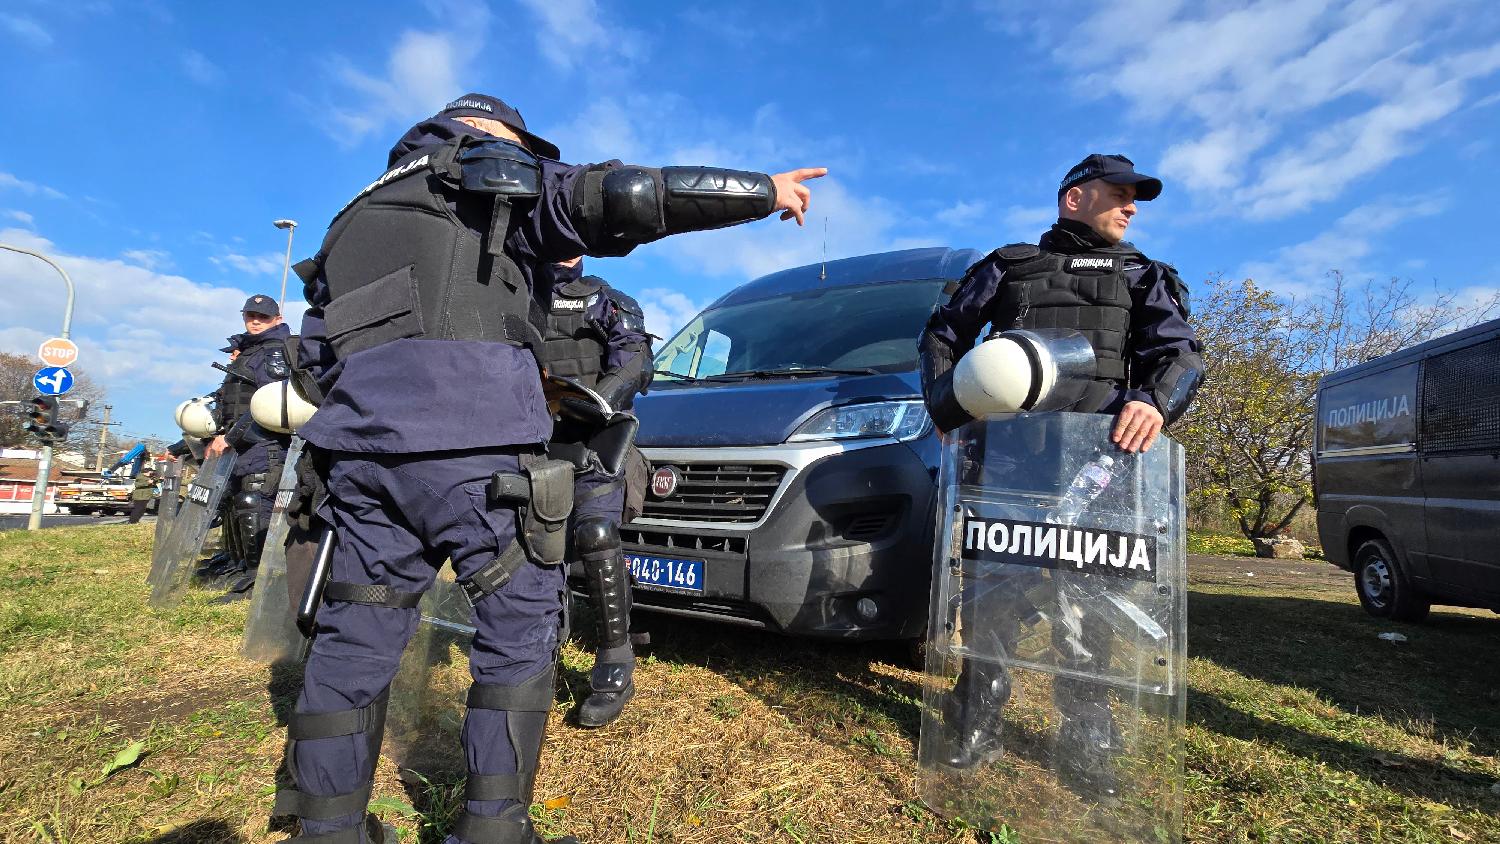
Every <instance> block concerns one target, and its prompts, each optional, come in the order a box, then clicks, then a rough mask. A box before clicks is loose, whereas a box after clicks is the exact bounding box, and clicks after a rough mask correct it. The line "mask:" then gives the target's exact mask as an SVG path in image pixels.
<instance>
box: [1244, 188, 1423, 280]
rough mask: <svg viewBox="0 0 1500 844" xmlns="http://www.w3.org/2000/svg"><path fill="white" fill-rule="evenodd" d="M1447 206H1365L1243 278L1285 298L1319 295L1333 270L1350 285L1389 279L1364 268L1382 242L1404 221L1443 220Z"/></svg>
mask: <svg viewBox="0 0 1500 844" xmlns="http://www.w3.org/2000/svg"><path fill="white" fill-rule="evenodd" d="M1448 205H1449V202H1448V199H1447V197H1445V196H1443V195H1441V194H1432V195H1428V196H1418V197H1400V198H1391V199H1387V200H1381V201H1376V202H1371V203H1367V204H1364V205H1361V206H1359V207H1358V208H1355V209H1354V210H1352V211H1350V212H1348V213H1347V214H1345V215H1343V216H1342V217H1340V218H1339V219H1338V220H1336V221H1335V222H1334V223H1333V225H1332V226H1331V227H1329V228H1328V230H1326V231H1324V232H1322V233H1321V234H1318V235H1317V236H1315V237H1313V238H1310V239H1308V240H1305V241H1303V242H1301V243H1297V244H1293V245H1291V246H1286V247H1282V248H1281V249H1278V250H1277V251H1276V254H1275V255H1274V256H1272V257H1271V258H1269V259H1267V260H1261V261H1251V262H1249V263H1246V264H1245V265H1244V266H1243V267H1241V268H1240V272H1239V274H1240V275H1241V276H1244V277H1246V278H1253V279H1255V281H1256V282H1257V283H1259V284H1261V285H1262V286H1264V287H1268V288H1270V289H1272V290H1275V291H1277V292H1278V293H1283V294H1286V295H1305V294H1307V293H1309V292H1314V291H1316V290H1317V289H1318V288H1319V287H1320V286H1321V285H1322V284H1323V282H1324V279H1325V278H1326V275H1327V273H1328V272H1329V271H1330V270H1339V271H1341V272H1343V273H1344V275H1345V276H1346V277H1348V278H1352V279H1358V278H1368V277H1374V276H1384V275H1391V274H1392V273H1391V272H1390V271H1388V270H1385V269H1380V270H1370V269H1368V268H1366V267H1365V266H1364V264H1365V261H1366V259H1367V258H1369V257H1370V256H1371V255H1374V254H1375V252H1376V243H1377V241H1378V240H1379V239H1380V236H1381V235H1383V234H1385V233H1386V232H1388V231H1390V230H1391V229H1393V228H1395V227H1397V226H1398V225H1400V224H1401V223H1402V222H1404V221H1406V220H1410V219H1418V218H1422V217H1432V216H1436V215H1438V214H1441V213H1442V212H1443V211H1445V210H1446V209H1447V208H1448Z"/></svg>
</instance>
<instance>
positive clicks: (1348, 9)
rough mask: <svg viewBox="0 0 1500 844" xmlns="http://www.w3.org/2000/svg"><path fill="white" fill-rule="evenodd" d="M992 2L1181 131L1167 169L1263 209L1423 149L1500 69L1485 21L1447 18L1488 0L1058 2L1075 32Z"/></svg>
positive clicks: (1142, 113)
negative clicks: (1463, 23) (1461, 23)
mask: <svg viewBox="0 0 1500 844" xmlns="http://www.w3.org/2000/svg"><path fill="white" fill-rule="evenodd" d="M980 9H981V11H982V12H984V13H986V14H988V15H989V16H990V17H991V20H992V21H994V22H995V23H996V25H997V26H999V27H1001V28H1003V29H1006V30H1007V31H1012V30H1015V29H1016V27H1018V26H1020V27H1027V26H1030V30H1029V31H1030V32H1031V33H1032V34H1034V35H1038V36H1039V37H1040V36H1046V37H1047V38H1049V42H1048V43H1050V44H1051V45H1052V50H1051V53H1052V56H1053V58H1054V59H1055V60H1056V61H1057V62H1058V63H1059V64H1060V65H1062V66H1063V67H1064V68H1066V69H1068V70H1070V71H1072V73H1073V75H1074V79H1073V81H1074V83H1075V84H1076V87H1077V89H1078V90H1079V92H1080V93H1083V94H1086V95H1088V96H1092V97H1099V98H1103V97H1118V98H1120V99H1122V100H1123V101H1124V108H1126V109H1127V110H1128V112H1129V113H1130V114H1131V116H1132V117H1133V118H1134V119H1136V120H1138V121H1143V122H1149V123H1152V124H1156V125H1162V126H1165V127H1168V128H1169V129H1170V130H1171V131H1174V132H1177V134H1178V136H1184V135H1185V137H1183V139H1182V140H1180V141H1179V142H1177V143H1176V144H1175V145H1173V146H1171V147H1169V148H1168V149H1167V150H1166V152H1165V154H1164V155H1163V157H1162V166H1161V169H1162V172H1163V175H1165V176H1166V177H1168V178H1169V179H1170V180H1171V181H1174V182H1181V183H1183V184H1184V185H1185V186H1186V187H1187V188H1188V189H1189V190H1191V191H1194V192H1195V195H1196V196H1197V197H1199V198H1200V199H1201V200H1203V203H1204V204H1205V205H1206V206H1207V207H1209V208H1211V209H1214V210H1218V211H1222V212H1227V213H1233V214H1238V215H1242V216H1246V217H1250V218H1255V219H1274V218H1280V217H1285V216H1287V215H1290V214H1294V213H1297V212H1300V211H1304V210H1307V209H1309V208H1311V207H1313V206H1315V205H1317V204H1319V203H1323V202H1328V201H1330V200H1333V199H1336V198H1337V197H1339V196H1342V195H1343V194H1344V192H1345V191H1346V190H1347V189H1348V188H1349V187H1350V186H1351V185H1353V184H1354V183H1356V182H1357V181H1359V180H1360V179H1363V178H1366V177H1368V176H1371V175H1372V174H1375V173H1378V172H1379V171H1380V170H1381V169H1382V168H1384V167H1386V166H1387V165H1389V164H1390V163H1391V162H1393V161H1395V160H1397V159H1399V158H1401V157H1403V156H1406V155H1410V154H1411V153H1413V152H1415V151H1416V150H1417V149H1419V148H1420V147H1421V146H1422V145H1423V144H1424V143H1425V142H1426V140H1427V137H1428V135H1429V134H1430V130H1431V127H1433V126H1434V125H1435V124H1437V123H1438V122H1439V121H1441V120H1443V119H1444V118H1446V117H1448V116H1449V115H1452V114H1454V113H1455V112H1456V111H1458V110H1460V109H1462V108H1464V107H1466V106H1469V105H1474V104H1478V103H1483V102H1485V100H1486V99H1488V98H1487V97H1485V95H1486V94H1489V93H1491V92H1492V90H1493V88H1491V90H1490V91H1486V90H1481V88H1482V86H1481V84H1479V83H1481V82H1484V81H1486V80H1488V79H1489V77H1491V76H1492V75H1493V74H1494V73H1495V72H1496V71H1497V70H1500V45H1494V44H1491V43H1489V42H1488V41H1487V40H1486V39H1485V35H1484V33H1485V30H1484V29H1483V28H1474V27H1454V26H1452V25H1451V24H1452V21H1454V20H1459V19H1463V18H1465V17H1466V16H1476V15H1477V16H1480V17H1482V16H1483V15H1484V14H1486V13H1487V11H1488V10H1487V8H1486V7H1485V5H1484V4H1482V3H1479V2H1477V0H1433V2H1428V3H1409V2H1400V0H1339V1H1338V2H1330V3H1308V2H1304V1H1303V0H1219V2H1212V3H1206V4H1200V3H1187V2H1185V0H1123V2H1117V3H1111V4H1104V5H1097V6H1095V5H1088V6H1067V7H1066V8H1061V9H1059V11H1058V13H1057V15H1056V16H1053V17H1055V18H1057V19H1060V18H1063V17H1069V18H1073V19H1074V22H1073V23H1072V25H1071V26H1069V27H1067V30H1066V31H1067V37H1066V38H1062V37H1054V36H1053V35H1052V33H1053V32H1054V31H1055V30H1056V29H1057V28H1056V27H1050V26H1048V25H1044V24H1040V23H1039V24H1036V25H1034V26H1032V25H1029V24H1027V23H1026V22H1025V21H1024V20H1023V19H1022V18H1019V17H1017V16H1016V15H1015V14H1013V13H1011V12H1005V11H1000V10H998V9H997V8H995V6H994V3H993V2H988V3H981V4H980ZM1080 11H1083V12H1084V14H1082V15H1079V14H1078V13H1079V12H1080ZM1050 19H1052V18H1049V20H1050ZM1122 32H1130V33H1137V34H1141V37H1130V38H1122V37H1120V35H1119V33H1122ZM1184 124H1185V128H1187V130H1188V131H1186V132H1182V131H1179V130H1178V129H1177V127H1178V126H1183V125H1184Z"/></svg>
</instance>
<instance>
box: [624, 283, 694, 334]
mask: <svg viewBox="0 0 1500 844" xmlns="http://www.w3.org/2000/svg"><path fill="white" fill-rule="evenodd" d="M637 301H638V302H640V303H641V310H642V312H644V313H645V315H646V330H647V331H649V332H651V333H652V334H655V335H656V336H658V337H661V338H662V339H666V340H669V339H671V337H672V335H673V334H676V333H677V331H678V329H680V328H682V327H683V326H684V325H687V323H688V320H690V319H692V318H693V317H695V316H697V315H698V313H699V312H700V311H702V310H703V309H704V308H706V307H708V302H706V301H705V302H696V301H694V300H693V299H691V298H689V297H688V296H687V295H686V294H683V293H679V292H677V291H676V290H668V289H666V288H663V287H650V288H647V289H645V290H642V291H641V295H640V296H638V297H637Z"/></svg>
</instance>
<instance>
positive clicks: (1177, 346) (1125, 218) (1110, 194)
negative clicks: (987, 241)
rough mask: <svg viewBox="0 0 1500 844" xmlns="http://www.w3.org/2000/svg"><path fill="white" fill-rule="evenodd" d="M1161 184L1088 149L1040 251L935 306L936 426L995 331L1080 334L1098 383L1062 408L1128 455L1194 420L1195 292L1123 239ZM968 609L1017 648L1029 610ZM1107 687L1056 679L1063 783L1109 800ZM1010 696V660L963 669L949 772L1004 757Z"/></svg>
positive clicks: (929, 339) (995, 265)
mask: <svg viewBox="0 0 1500 844" xmlns="http://www.w3.org/2000/svg"><path fill="white" fill-rule="evenodd" d="M1161 190H1162V184H1161V182H1160V181H1159V180H1157V179H1155V178H1152V177H1150V176H1147V175H1144V174H1141V173H1137V172H1135V168H1134V166H1133V164H1132V163H1131V161H1130V160H1129V159H1127V158H1125V157H1124V156H1120V155H1090V156H1088V157H1087V158H1085V159H1084V160H1083V161H1081V162H1079V163H1078V164H1077V165H1076V166H1074V167H1073V168H1072V169H1071V170H1069V171H1068V174H1067V176H1065V177H1064V179H1063V181H1062V184H1061V185H1060V186H1059V188H1058V193H1057V206H1058V220H1057V222H1056V223H1055V224H1054V225H1053V226H1052V228H1051V229H1050V230H1049V231H1048V232H1046V233H1045V234H1043V235H1042V237H1041V240H1040V242H1039V243H1038V244H1035V245H1033V244H1029V243H1022V244H1012V245H1010V246H1005V247H1002V248H1000V249H997V250H995V251H994V252H992V253H991V254H990V255H988V256H987V257H985V258H984V259H983V260H981V261H980V262H979V263H977V264H975V265H974V266H973V267H971V268H970V269H969V271H968V273H967V274H966V275H965V277H964V279H963V281H962V282H961V284H960V286H959V288H958V289H957V290H956V291H955V292H954V294H953V296H952V298H951V299H950V300H949V302H948V303H947V304H946V305H943V306H940V307H938V308H937V309H936V310H934V312H933V314H932V317H931V318H930V319H929V320H928V323H927V327H926V329H925V330H924V331H923V333H922V338H921V340H920V353H921V362H922V386H923V394H924V397H925V399H926V401H927V406H928V409H929V411H930V412H931V414H932V417H933V420H934V421H935V422H936V424H937V425H938V427H940V428H941V429H942V430H944V431H951V430H953V429H954V428H957V427H959V426H961V425H963V424H964V423H966V422H968V421H969V420H970V419H971V416H972V415H973V414H971V412H970V411H968V410H966V409H965V408H964V407H963V406H962V405H961V404H960V402H959V400H958V399H959V396H958V395H957V394H956V393H955V383H956V382H955V378H954V376H955V374H957V373H958V371H959V370H961V369H962V368H963V367H958V368H957V369H955V364H956V363H957V362H958V361H959V360H960V359H961V358H962V357H963V356H964V355H965V354H966V353H968V352H969V351H970V349H971V347H972V346H973V344H974V341H975V339H976V338H977V337H978V335H979V332H980V330H981V329H982V328H983V327H984V326H985V325H986V324H989V325H990V326H991V327H992V331H993V332H1002V331H1007V330H1011V329H1031V330H1033V331H1036V330H1041V329H1063V330H1071V331H1076V332H1078V333H1079V334H1082V335H1083V336H1084V337H1085V338H1086V339H1087V340H1088V342H1089V345H1091V346H1092V347H1093V353H1094V360H1095V367H1094V372H1093V378H1092V380H1091V381H1088V382H1087V383H1086V385H1085V386H1084V387H1083V389H1082V390H1081V391H1080V392H1079V393H1078V394H1077V395H1078V396H1079V397H1078V398H1076V399H1075V400H1073V401H1072V402H1071V404H1070V405H1068V406H1066V407H1062V408H1060V409H1062V410H1068V411H1074V412H1082V413H1108V414H1113V415H1114V416H1115V417H1116V422H1115V424H1114V426H1113V429H1112V433H1111V439H1112V440H1113V441H1114V443H1115V445H1116V446H1117V447H1118V448H1120V449H1122V450H1124V451H1131V452H1133V451H1145V450H1147V449H1149V448H1150V447H1151V444H1152V443H1153V442H1154V441H1155V440H1156V438H1157V436H1158V435H1159V434H1160V432H1161V429H1162V426H1163V425H1164V424H1170V423H1171V422H1173V421H1175V420H1176V419H1178V418H1179V417H1180V416H1182V414H1183V413H1184V412H1186V410H1187V408H1188V406H1189V404H1190V403H1191V402H1192V400H1193V396H1194V393H1195V391H1196V390H1197V388H1198V386H1199V385H1200V384H1201V383H1202V381H1203V373H1204V363H1203V359H1202V358H1201V357H1200V353H1201V351H1202V349H1201V346H1200V345H1199V343H1198V341H1197V339H1196V337H1195V336H1194V334H1193V330H1192V328H1191V327H1190V326H1189V325H1188V322H1187V317H1188V298H1187V287H1186V285H1184V284H1183V282H1182V280H1181V279H1180V278H1179V277H1178V275H1177V271H1176V270H1175V269H1174V268H1173V267H1172V266H1171V265H1170V264H1164V263H1161V262H1159V261H1153V260H1151V259H1149V258H1147V257H1146V256H1145V255H1143V254H1141V252H1140V251H1139V250H1137V249H1136V248H1135V247H1134V246H1133V245H1131V244H1130V243H1129V242H1127V241H1125V240H1124V237H1125V233H1126V230H1127V229H1128V228H1129V226H1130V223H1131V220H1132V219H1133V218H1134V217H1135V214H1136V210H1137V209H1136V203H1137V202H1138V201H1139V202H1145V201H1149V200H1152V199H1155V198H1156V197H1157V195H1158V194H1160V193H1161ZM997 342H998V341H997ZM1070 395H1071V394H1070ZM1041 447H1042V448H1044V449H1045V448H1046V446H1045V444H1043V445H1042V446H1041ZM1022 603H1023V602H1021V601H1019V600H1017V602H1016V604H1017V606H1020V605H1021V604H1022ZM961 612H962V613H964V618H963V624H964V628H965V629H966V630H993V631H995V635H996V637H997V638H998V639H999V642H998V644H999V647H1000V648H1001V651H1002V652H1011V651H1012V650H1013V649H1014V646H1015V643H1016V638H1017V636H1018V633H1019V627H1020V624H1021V618H1020V617H1019V616H1017V617H1008V618H985V619H978V618H974V617H972V615H973V613H974V612H975V610H973V609H972V608H971V606H970V605H969V604H967V603H966V604H965V605H964V606H963V607H962V608H961ZM1082 625H1083V627H1084V629H1085V635H1086V636H1087V637H1088V639H1089V647H1090V649H1091V650H1092V654H1091V655H1090V660H1093V661H1095V662H1097V663H1098V664H1102V665H1107V664H1108V663H1109V660H1110V650H1111V643H1110V636H1109V634H1108V631H1107V630H1105V629H1103V628H1102V626H1101V625H1100V624H1099V623H1098V621H1097V620H1096V619H1090V618H1084V619H1082ZM1059 629H1061V628H1054V632H1056V631H1057V630H1059ZM1082 667H1083V666H1080V668H1082ZM1099 689H1100V687H1099V686H1098V685H1097V684H1089V683H1080V682H1078V681H1076V680H1072V679H1070V678H1068V677H1065V676H1059V677H1058V678H1057V679H1056V681H1055V682H1054V686H1053V690H1054V697H1055V698H1056V699H1057V703H1058V706H1059V708H1060V711H1061V713H1062V717H1063V723H1062V724H1061V726H1060V728H1059V732H1058V741H1059V743H1060V746H1059V749H1058V750H1057V753H1056V754H1055V755H1056V757H1057V758H1059V759H1067V760H1070V761H1069V764H1068V766H1067V767H1065V768H1064V769H1063V770H1060V771H1059V775H1060V776H1061V777H1063V778H1064V780H1065V781H1066V782H1067V783H1068V784H1069V785H1070V786H1071V787H1073V788H1075V789H1077V790H1078V791H1080V793H1088V794H1091V795H1095V796H1102V797H1111V798H1112V797H1113V795H1114V794H1115V791H1116V783H1115V780H1114V773H1113V768H1112V765H1111V764H1110V758H1111V754H1113V753H1115V752H1117V750H1118V745H1119V743H1120V740H1119V737H1118V731H1117V730H1116V728H1115V725H1114V723H1113V719H1112V716H1111V714H1110V707H1109V703H1108V700H1107V699H1105V698H1104V697H1103V695H1102V693H1101V692H1100V691H1099ZM1009 698H1010V677H1009V674H1008V672H1007V671H1006V670H1005V668H1004V667H1003V666H1000V665H997V664H990V663H986V662H984V661H978V660H975V661H967V660H966V661H965V664H964V668H963V670H962V672H960V675H959V677H958V680H957V681H956V683H955V686H954V690H953V693H952V694H951V695H950V697H949V699H948V702H947V706H946V711H945V719H944V720H945V721H946V722H947V723H948V724H949V725H951V727H952V728H953V729H954V730H955V732H956V733H957V737H956V741H954V743H953V745H952V746H953V748H954V753H953V757H952V758H950V759H947V760H945V761H946V763H947V764H949V765H951V766H953V767H956V768H968V767H971V766H973V765H975V764H978V763H980V762H982V761H984V760H985V759H986V758H987V757H988V756H989V755H990V754H992V753H993V752H995V751H996V750H998V749H999V729H1000V725H1001V723H1002V719H1001V715H1000V710H1001V707H1003V706H1004V705H1005V703H1006V702H1007V701H1008V700H1009Z"/></svg>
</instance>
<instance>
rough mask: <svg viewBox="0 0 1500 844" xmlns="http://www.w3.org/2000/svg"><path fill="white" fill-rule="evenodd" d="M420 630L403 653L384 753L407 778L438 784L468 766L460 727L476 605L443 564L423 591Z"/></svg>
mask: <svg viewBox="0 0 1500 844" xmlns="http://www.w3.org/2000/svg"><path fill="white" fill-rule="evenodd" d="M419 609H420V610H421V613H422V618H421V621H420V622H419V623H418V624H417V632H416V634H415V635H413V636H412V640H411V643H410V644H409V645H407V648H406V652H405V653H403V654H402V655H401V668H400V670H398V671H397V672H396V679H395V680H394V681H392V683H391V697H390V708H389V710H388V711H387V713H386V720H385V731H386V732H385V750H384V751H383V752H384V754H385V755H386V756H388V757H390V758H391V760H392V761H394V762H395V763H396V766H397V767H398V768H399V769H400V770H401V772H402V776H403V778H408V779H410V778H411V777H412V775H413V774H415V775H416V776H417V777H420V778H423V779H426V780H428V781H430V782H435V783H453V782H457V781H459V780H461V779H463V777H464V774H465V772H466V770H467V765H466V763H465V761H464V751H463V743H462V742H461V741H460V732H461V731H462V729H463V722H464V711H465V710H464V699H465V697H466V696H467V694H468V691H469V684H470V682H471V678H470V676H469V647H470V645H472V644H473V642H474V615H473V613H474V610H473V608H472V607H471V606H470V604H469V599H468V597H467V596H466V595H464V592H463V590H462V589H461V588H460V587H459V585H458V584H457V583H456V582H455V581H454V580H453V571H452V569H451V568H450V567H448V566H444V567H443V568H442V570H441V571H439V572H438V577H437V581H436V582H435V583H433V585H432V588H431V589H429V590H427V593H426V594H425V595H423V596H422V603H421V604H420V605H419Z"/></svg>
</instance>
